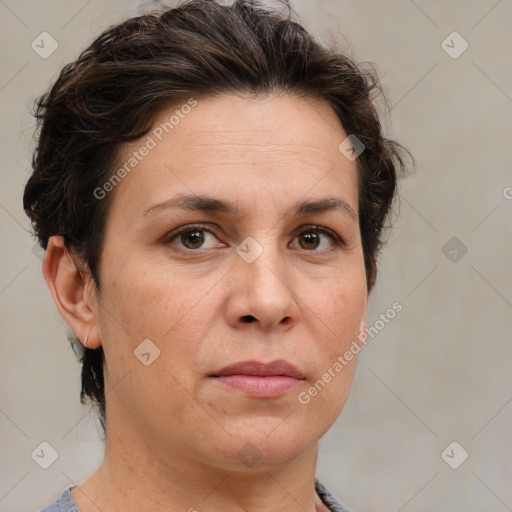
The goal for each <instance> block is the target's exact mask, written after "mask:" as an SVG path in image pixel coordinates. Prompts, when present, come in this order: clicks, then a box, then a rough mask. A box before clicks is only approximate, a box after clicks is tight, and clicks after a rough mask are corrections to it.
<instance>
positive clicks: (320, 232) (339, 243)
mask: <svg viewBox="0 0 512 512" xmlns="http://www.w3.org/2000/svg"><path fill="white" fill-rule="evenodd" d="M296 238H297V240H298V241H299V242H298V243H299V247H300V249H304V250H305V251H309V252H323V251H325V250H327V251H328V250H330V249H332V248H333V246H334V247H343V245H344V242H343V240H342V239H341V237H340V236H338V235H337V234H336V233H334V232H333V231H331V230H330V229H327V228H324V227H322V226H311V227H310V228H308V229H306V230H303V231H301V232H300V233H299V234H298V235H297V237H296ZM325 238H327V239H329V240H330V242H331V243H330V244H328V245H327V247H323V250H322V249H319V250H317V249H318V248H319V247H320V246H321V245H322V243H323V240H324V239H325Z"/></svg>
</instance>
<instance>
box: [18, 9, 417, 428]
mask: <svg viewBox="0 0 512 512" xmlns="http://www.w3.org/2000/svg"><path fill="white" fill-rule="evenodd" d="M282 5H283V6H285V7H286V9H287V14H283V13H282V12H280V11H278V10H274V9H271V8H269V7H265V6H264V5H262V4H261V3H260V2H258V1H257V0H236V1H235V2H234V3H233V4H232V5H230V6H227V5H221V4H219V3H218V2H217V1H216V0H188V1H184V2H181V3H180V4H178V5H177V6H175V7H173V8H170V9H167V10H163V11H159V12H152V13H149V14H145V15H141V16H138V17H135V18H131V19H128V20H127V21H124V22H122V23H120V24H118V25H115V26H112V27H111V28H109V29H107V30H106V31H104V32H103V33H102V34H101V35H100V36H99V37H98V38H97V39H96V40H95V41H94V42H93V43H92V44H91V45H90V46H89V47H88V48H87V49H85V50H84V51H83V52H82V54H81V55H80V56H79V58H78V59H77V60H76V61H75V62H71V63H69V64H67V65H65V66H64V68H63V69H62V70H61V72H60V75H59V77H58V78H57V80H56V81H55V83H54V84H53V85H52V86H51V88H50V89H49V91H48V92H46V93H45V94H44V95H43V96H41V97H40V98H38V99H37V101H36V104H35V112H34V115H35V117H36V119H37V128H38V132H37V144H36V148H35V150H34V155H33V159H32V167H33V173H32V175H31V176H30V178H29V180H28V182H27V184H26V187H25V190H24V196H23V206H24V209H25V212H26V213H27V215H28V216H29V218H30V220H31V222H32V225H33V228H34V231H35V235H36V236H37V238H38V240H39V243H40V244H41V246H42V247H43V248H44V249H46V247H47V244H48V239H49V237H50V236H52V235H61V236H63V237H64V241H65V245H66V247H67V248H68V249H69V250H70V251H72V252H73V254H74V255H76V256H77V257H78V259H79V262H80V268H81V269H85V272H86V273H88V274H90V277H92V279H94V282H95V284H96V289H97V290H98V292H99V291H100V290H101V281H100V264H101V254H102V247H103V235H104V230H105V222H106V214H107V212H108V208H109V204H110V202H111V200H112V196H113V193H111V194H109V195H108V197H106V198H105V199H102V200H98V199H97V197H96V196H95V195H94V190H95V189H97V188H98V187H99V186H101V185H102V184H104V183H105V182H106V181H107V180H108V179H109V177H111V176H112V173H113V171H114V169H115V163H116V156H117V154H118V151H119V149H120V147H121V146H122V145H123V144H124V143H126V142H127V141H131V140H134V139H137V138H139V137H141V136H143V135H145V134H146V133H147V132H148V131H149V130H150V129H151V127H152V125H153V123H154V120H155V118H156V116H157V115H158V114H159V112H160V111H161V110H162V109H164V108H167V107H170V106H173V105H175V104H178V103H180V102H183V101H184V100H186V99H188V98H190V97H195V98H199V97H205V96H213V95H217V94H224V93H233V94H254V95H265V94H273V93H290V94H295V95H297V96H299V97H302V98H319V99H324V100H326V101H327V102H328V103H329V104H330V106H331V107H332V109H333V110H334V111H335V113H336V115H337V117H338V118H339V120H340V122H341V125H342V126H343V128H344V130H345V132H346V133H347V134H351V135H355V136H356V137H357V138H358V139H359V140H360V141H361V142H362V143H363V144H364V147H365V149H364V151H363V153H362V154H360V155H359V157H358V158H357V162H356V163H357V170H358V193H359V205H358V209H359V226H360V231H361V237H362V245H363V253H364V262H365V267H366V280H367V289H368V293H369V292H370V291H371V290H372V288H373V286H374V284H375V279H376V274H377V257H378V253H379V251H380V249H381V246H382V244H383V240H382V233H383V229H384V227H385V222H386V219H387V218H388V217H389V213H390V209H391V204H392V201H393V198H394V196H395V193H396V189H397V177H398V176H399V175H400V171H402V172H403V171H406V167H407V166H406V165H405V163H404V162H405V160H404V155H405V154H407V155H408V153H407V151H406V150H405V149H404V148H403V147H402V146H401V145H399V144H398V143H396V142H394V141H392V140H390V139H388V138H386V137H385V136H384V135H383V130H382V127H381V123H380V120H379V116H378V114H377V111H376V108H375V105H374V100H375V99H376V98H377V97H380V98H384V95H383V94H382V89H381V87H380V84H379V80H378V78H377V76H376V73H375V72H374V71H373V69H372V68H367V69H362V67H361V65H359V66H358V65H357V64H356V63H355V62H354V61H353V60H351V59H350V58H349V57H347V56H346V55H343V54H342V53H340V52H339V51H338V50H337V49H333V48H328V47H326V46H324V45H322V44H320V43H319V42H318V41H317V40H316V38H315V37H314V36H312V35H311V34H309V33H308V32H307V31H306V29H305V28H304V27H303V26H302V25H301V23H299V22H298V21H295V20H296V19H298V17H297V15H296V13H295V12H294V11H293V10H292V8H291V7H290V6H289V4H288V2H287V1H286V0H282ZM384 99H385V98H384ZM84 277H85V276H84ZM70 341H71V343H72V345H73V347H74V348H75V351H78V352H77V354H78V356H79V357H80V361H81V363H82V377H81V378H82V388H81V393H80V399H81V402H82V403H85V401H86V398H87V397H88V398H89V399H91V400H92V402H94V403H95V404H96V405H97V406H98V409H99V413H100V420H101V424H102V427H103V430H104V432H105V431H106V430H105V427H106V413H105V389H104V380H103V363H104V354H103V349H102V348H101V347H99V348H97V349H95V350H92V349H88V348H86V349H83V347H82V345H81V344H80V343H79V342H78V340H77V339H76V337H70Z"/></svg>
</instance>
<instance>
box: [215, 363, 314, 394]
mask: <svg viewBox="0 0 512 512" xmlns="http://www.w3.org/2000/svg"><path fill="white" fill-rule="evenodd" d="M210 377H211V378H213V379H214V380H215V381H216V382H218V383H219V384H221V385H223V386H227V387H229V388H231V389H236V390H239V391H242V392H244V393H246V394H248V395H251V396H255V397H260V398H272V397H276V396H280V395H283V394H285V393H287V392H289V391H291V390H292V389H294V388H296V387H297V386H299V385H300V384H301V383H302V381H304V380H305V377H304V375H303V374H302V372H301V371H300V370H299V369H298V368H297V367H296V366H294V365H292V364H291V363H289V362H288V361H285V360H284V359H279V360H276V361H272V362H270V363H262V362H259V361H241V362H239V363H235V364H232V365H229V366H226V367H224V368H222V369H221V370H219V371H217V372H215V374H213V375H210Z"/></svg>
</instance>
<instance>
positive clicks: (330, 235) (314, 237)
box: [166, 224, 344, 252]
mask: <svg viewBox="0 0 512 512" xmlns="http://www.w3.org/2000/svg"><path fill="white" fill-rule="evenodd" d="M208 227H209V226H208V225H206V224H191V225H188V226H183V227H181V228H179V229H177V230H175V231H173V232H172V233H171V234H170V235H169V237H168V238H167V239H166V243H167V244H172V245H176V246H177V247H178V248H179V249H181V250H188V251H197V250H198V249H210V248H214V245H213V246H210V247H204V244H205V243H206V242H207V241H208V239H209V238H210V239H212V242H213V240H216V239H217V237H216V236H215V235H214V234H213V232H212V231H211V229H208ZM306 227H307V228H308V229H304V226H302V227H301V228H300V229H302V231H299V232H298V234H297V235H295V238H296V239H298V240H299V245H300V247H299V248H301V249H304V250H306V251H308V252H321V251H322V250H329V244H328V247H323V248H322V242H323V239H325V238H327V239H329V240H330V242H331V244H330V247H331V248H332V247H333V246H334V247H342V246H343V245H344V242H343V240H342V239H341V237H340V236H338V235H337V234H336V233H334V232H333V231H331V230H330V229H327V228H324V227H322V226H306ZM290 245H291V244H290ZM324 245H325V244H324ZM221 246H222V247H226V244H223V243H222V245H221ZM319 247H321V249H320V250H317V249H318V248H319Z"/></svg>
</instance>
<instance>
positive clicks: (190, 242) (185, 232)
mask: <svg viewBox="0 0 512 512" xmlns="http://www.w3.org/2000/svg"><path fill="white" fill-rule="evenodd" d="M216 242H217V243H216ZM218 242H219V241H218V238H217V237H216V236H215V235H214V234H213V232H212V231H211V229H209V226H208V225H206V224H204V225H203V224H197V225H194V224H189V225H188V226H183V227H181V228H179V229H177V230H175V231H173V232H172V233H170V234H169V236H168V237H167V238H166V242H165V243H166V244H168V245H174V246H176V247H177V249H178V250H181V251H189V252H192V251H194V252H199V251H198V250H199V249H213V248H215V246H217V247H218V246H219V245H218ZM221 246H223V247H225V244H221Z"/></svg>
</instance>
